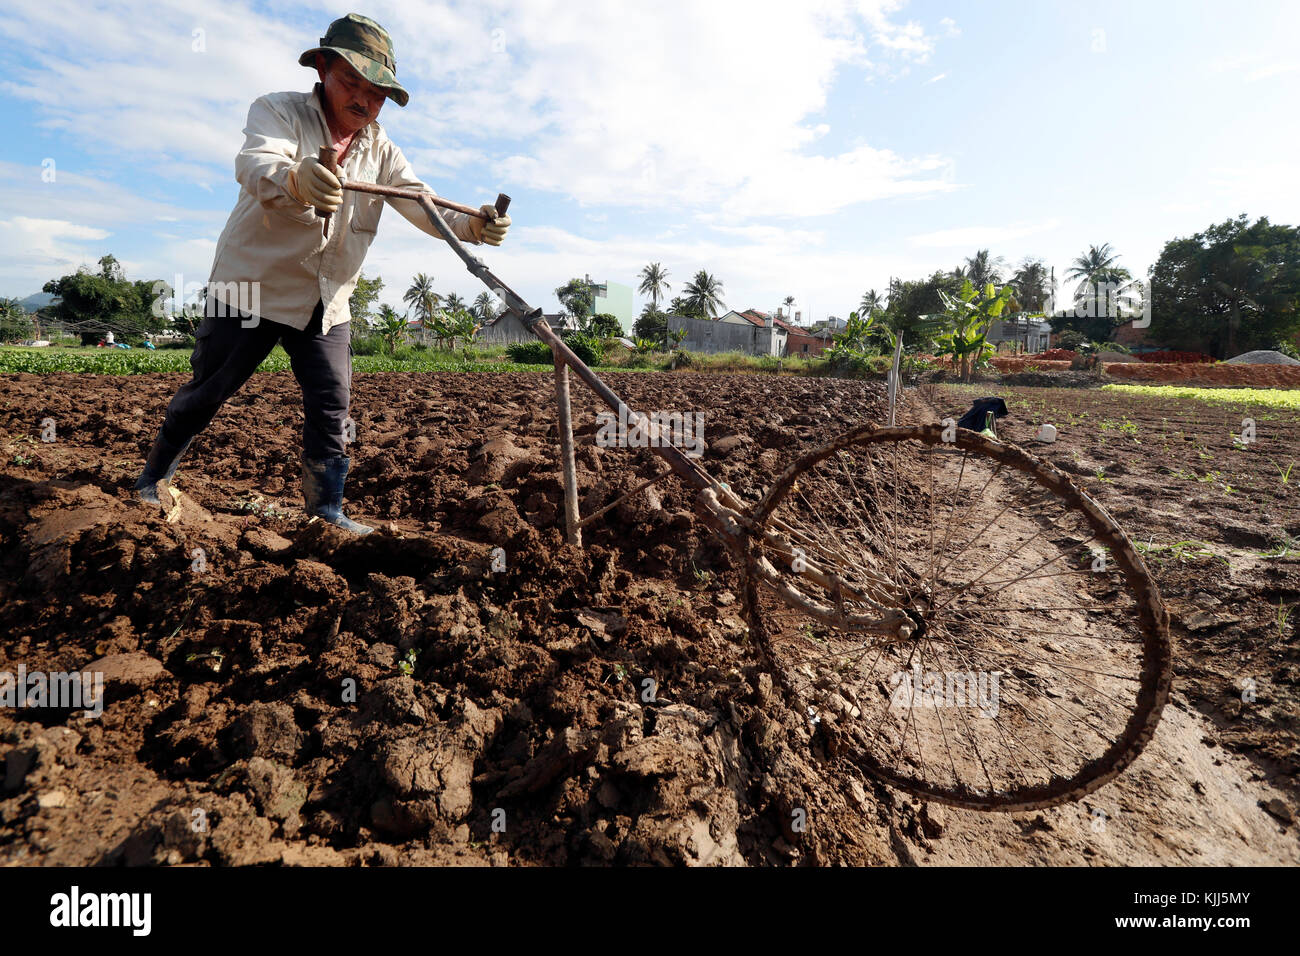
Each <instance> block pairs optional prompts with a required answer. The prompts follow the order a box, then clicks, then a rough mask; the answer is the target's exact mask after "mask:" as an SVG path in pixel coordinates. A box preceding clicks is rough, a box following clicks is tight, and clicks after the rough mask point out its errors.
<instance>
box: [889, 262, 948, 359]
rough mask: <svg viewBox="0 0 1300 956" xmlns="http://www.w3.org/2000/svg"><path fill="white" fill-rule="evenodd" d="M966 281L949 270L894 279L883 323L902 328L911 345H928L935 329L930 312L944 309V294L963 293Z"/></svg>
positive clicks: (896, 330)
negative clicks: (920, 277) (905, 278)
mask: <svg viewBox="0 0 1300 956" xmlns="http://www.w3.org/2000/svg"><path fill="white" fill-rule="evenodd" d="M964 281H966V280H964V279H958V278H956V277H955V276H953V275H952V273H949V272H935V273H934V274H933V275H931V276H930V277H929V278H928V279H916V280H904V279H895V280H894V281H893V282H892V283H890V289H889V305H888V306H886V307H885V311H884V317H883V319H882V322H883V324H884V325H885V326H887V327H889V328H890V329H892V330H893V331H895V332H901V333H902V334H903V343H904V345H906V346H907V347H909V348H911V347H920V346H922V345H924V344H925V343H926V342H928V341H929V340H930V339H931V338H932V337H933V335H934V332H935V329H934V323H933V321H932V320H931V319H930V316H933V315H935V314H937V313H940V312H943V311H944V309H945V299H944V296H945V295H947V296H955V295H957V294H958V293H960V292H961V288H962V283H963V282H964Z"/></svg>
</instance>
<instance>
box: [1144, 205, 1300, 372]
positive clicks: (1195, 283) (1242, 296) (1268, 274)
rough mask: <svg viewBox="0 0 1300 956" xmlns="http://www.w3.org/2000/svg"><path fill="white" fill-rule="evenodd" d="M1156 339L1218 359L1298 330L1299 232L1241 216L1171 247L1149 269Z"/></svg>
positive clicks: (1172, 242) (1261, 346) (1268, 343)
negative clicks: (1208, 354)
mask: <svg viewBox="0 0 1300 956" xmlns="http://www.w3.org/2000/svg"><path fill="white" fill-rule="evenodd" d="M1151 296H1152V302H1153V314H1152V321H1151V333H1150V334H1151V337H1152V338H1153V339H1154V340H1155V341H1157V342H1159V343H1161V344H1164V345H1169V346H1171V347H1176V348H1180V349H1189V348H1196V349H1199V350H1201V351H1204V352H1208V353H1210V354H1212V355H1215V356H1216V357H1218V358H1231V357H1232V356H1234V355H1237V354H1238V353H1240V352H1244V351H1249V350H1252V349H1264V348H1272V347H1273V346H1274V345H1275V344H1276V343H1277V342H1278V341H1280V340H1285V339H1290V338H1292V337H1293V336H1294V335H1295V334H1296V333H1297V332H1298V331H1300V228H1298V227H1295V226H1284V225H1273V224H1272V223H1270V222H1269V221H1268V219H1267V218H1266V217H1265V218H1261V219H1259V220H1257V221H1256V222H1255V223H1253V224H1251V223H1250V222H1249V220H1248V219H1247V217H1246V216H1245V215H1244V214H1243V215H1241V216H1238V217H1237V218H1236V219H1229V220H1226V221H1225V222H1222V223H1219V224H1217V225H1213V226H1210V227H1209V228H1208V229H1206V230H1205V231H1204V232H1198V233H1196V234H1194V235H1193V236H1191V237H1190V238H1187V239H1173V240H1170V241H1169V242H1167V243H1166V244H1165V247H1164V249H1163V250H1162V251H1161V253H1160V257H1159V259H1157V260H1156V264H1155V266H1154V267H1153V268H1152V270H1151Z"/></svg>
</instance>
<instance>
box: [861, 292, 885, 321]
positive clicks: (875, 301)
mask: <svg viewBox="0 0 1300 956" xmlns="http://www.w3.org/2000/svg"><path fill="white" fill-rule="evenodd" d="M884 307H885V297H884V296H883V295H881V294H880V293H879V292H877V291H876V290H875V289H868V290H867V291H866V292H864V293H862V301H861V302H859V303H858V311H859V312H861V313H862V314H863V315H875V314H876V313H877V312H879V311H880V310H881V309H883V308H884Z"/></svg>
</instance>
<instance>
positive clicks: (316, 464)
mask: <svg viewBox="0 0 1300 956" xmlns="http://www.w3.org/2000/svg"><path fill="white" fill-rule="evenodd" d="M351 464H352V459H350V458H348V457H347V456H340V457H338V458H320V459H310V458H304V459H303V460H302V496H303V498H304V499H305V500H306V502H307V513H308V514H309V515H315V516H316V517H317V518H324V519H325V520H326V521H328V522H329V523H330V524H335V525H338V526H339V527H340V528H342V529H343V530H344V531H352V532H355V533H356V534H370V532H372V531H374V530H375V529H374V528H372V527H370V526H369V525H364V524H361V523H360V522H357V521H353V520H352V519H351V518H349V517H348V516H347V515H345V514H344V513H343V483H344V482H345V481H346V480H347V477H348V466H349V465H351Z"/></svg>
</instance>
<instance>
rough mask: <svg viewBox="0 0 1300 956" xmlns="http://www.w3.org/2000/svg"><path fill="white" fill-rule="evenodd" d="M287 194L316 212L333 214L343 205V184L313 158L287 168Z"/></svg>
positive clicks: (310, 157) (307, 158)
mask: <svg viewBox="0 0 1300 956" xmlns="http://www.w3.org/2000/svg"><path fill="white" fill-rule="evenodd" d="M289 192H290V193H292V194H293V196H294V198H295V199H297V200H298V201H299V202H301V203H306V204H307V205H308V206H315V207H316V209H317V211H318V212H335V211H336V210H337V209H338V208H339V206H341V205H343V184H342V183H340V182H339V178H338V177H337V176H335V175H334V174H333V173H331V172H330V171H329V170H328V169H326V168H325V166H324V165H323V164H322V163H321V161H320V160H319V159H317V158H316V157H315V156H308V157H306V158H305V159H303V160H302V162H300V163H297V164H295V165H294V166H291V167H290V168H289Z"/></svg>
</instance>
